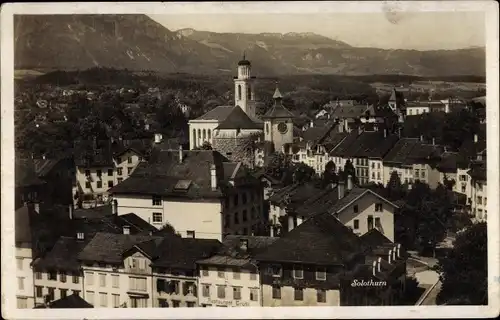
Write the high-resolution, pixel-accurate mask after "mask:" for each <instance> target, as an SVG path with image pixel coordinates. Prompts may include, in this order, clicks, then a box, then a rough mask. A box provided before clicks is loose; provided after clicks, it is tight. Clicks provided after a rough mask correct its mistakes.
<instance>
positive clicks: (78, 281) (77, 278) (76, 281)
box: [73, 275, 80, 283]
mask: <svg viewBox="0 0 500 320" xmlns="http://www.w3.org/2000/svg"><path fill="white" fill-rule="evenodd" d="M73 283H80V277H79V276H78V275H73Z"/></svg>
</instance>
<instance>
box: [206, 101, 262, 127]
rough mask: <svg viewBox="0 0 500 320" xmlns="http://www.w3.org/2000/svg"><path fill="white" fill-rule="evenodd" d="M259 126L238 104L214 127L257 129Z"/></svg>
mask: <svg viewBox="0 0 500 320" xmlns="http://www.w3.org/2000/svg"><path fill="white" fill-rule="evenodd" d="M259 128H260V127H259V126H258V125H257V124H256V123H255V122H254V121H252V119H250V118H249V117H248V115H247V114H246V113H245V111H243V110H242V109H241V108H240V107H239V106H236V107H234V108H233V110H232V111H231V113H229V115H228V116H227V117H226V119H224V120H223V121H222V122H221V124H219V126H218V127H217V128H216V129H259Z"/></svg>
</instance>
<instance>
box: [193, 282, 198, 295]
mask: <svg viewBox="0 0 500 320" xmlns="http://www.w3.org/2000/svg"><path fill="white" fill-rule="evenodd" d="M193 295H194V296H195V297H197V296H198V288H197V287H196V284H194V283H193Z"/></svg>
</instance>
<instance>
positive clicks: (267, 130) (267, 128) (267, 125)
mask: <svg viewBox="0 0 500 320" xmlns="http://www.w3.org/2000/svg"><path fill="white" fill-rule="evenodd" d="M266 133H269V123H266Z"/></svg>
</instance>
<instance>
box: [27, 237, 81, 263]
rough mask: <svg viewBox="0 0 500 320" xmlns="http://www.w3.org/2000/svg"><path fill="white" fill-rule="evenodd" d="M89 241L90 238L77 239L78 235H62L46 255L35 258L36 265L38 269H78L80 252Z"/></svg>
mask: <svg viewBox="0 0 500 320" xmlns="http://www.w3.org/2000/svg"><path fill="white" fill-rule="evenodd" d="M75 236H76V235H75ZM89 241H90V240H89V239H85V240H77V239H76V237H60V238H59V240H57V242H56V244H55V245H54V247H53V248H52V249H51V250H50V251H49V252H48V253H47V254H46V255H45V256H43V257H41V258H39V259H37V260H35V262H34V266H35V268H36V269H37V270H61V271H62V270H64V271H78V270H79V268H80V262H79V261H78V254H80V252H81V251H82V250H83V248H85V246H86V245H87V244H88V243H89Z"/></svg>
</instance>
